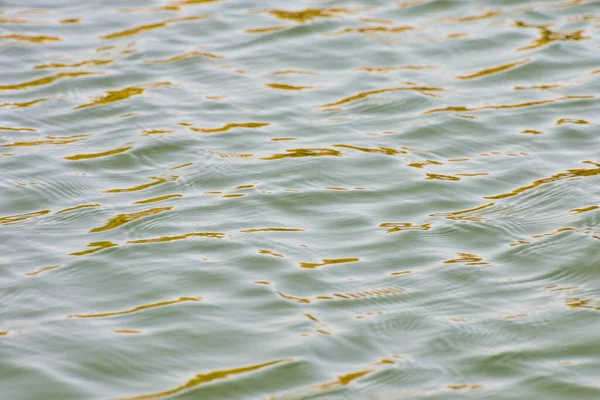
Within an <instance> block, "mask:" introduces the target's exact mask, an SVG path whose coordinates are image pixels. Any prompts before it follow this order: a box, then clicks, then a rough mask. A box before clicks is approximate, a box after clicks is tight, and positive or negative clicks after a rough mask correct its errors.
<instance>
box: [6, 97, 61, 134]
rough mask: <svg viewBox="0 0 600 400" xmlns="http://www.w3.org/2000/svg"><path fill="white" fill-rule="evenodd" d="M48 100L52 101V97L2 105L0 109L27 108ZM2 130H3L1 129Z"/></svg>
mask: <svg viewBox="0 0 600 400" xmlns="http://www.w3.org/2000/svg"><path fill="white" fill-rule="evenodd" d="M46 100H50V97H44V98H42V99H36V100H31V101H24V102H22V103H2V104H0V107H14V108H27V107H31V106H33V105H36V104H38V103H41V102H43V101H46ZM0 130H2V128H0Z"/></svg>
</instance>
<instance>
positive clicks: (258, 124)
mask: <svg viewBox="0 0 600 400" xmlns="http://www.w3.org/2000/svg"><path fill="white" fill-rule="evenodd" d="M269 125H271V124H270V123H268V122H232V123H229V124H225V125H223V126H222V127H220V128H195V127H191V128H190V129H191V130H192V131H194V132H203V133H222V132H227V131H229V130H231V129H234V128H246V129H258V128H263V127H265V126H269Z"/></svg>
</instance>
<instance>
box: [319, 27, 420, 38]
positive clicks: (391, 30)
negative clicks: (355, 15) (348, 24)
mask: <svg viewBox="0 0 600 400" xmlns="http://www.w3.org/2000/svg"><path fill="white" fill-rule="evenodd" d="M414 29H415V28H414V27H412V26H395V27H389V26H365V27H362V28H345V29H342V30H341V31H337V32H335V33H332V34H331V35H332V36H335V35H345V34H348V33H365V34H371V33H402V32H407V31H412V30H414Z"/></svg>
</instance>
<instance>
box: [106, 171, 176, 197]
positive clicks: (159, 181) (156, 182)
mask: <svg viewBox="0 0 600 400" xmlns="http://www.w3.org/2000/svg"><path fill="white" fill-rule="evenodd" d="M150 179H154V182H150V183H145V184H143V185H138V186H134V187H130V188H123V189H109V190H105V191H104V192H105V193H123V192H137V191H138V190H144V189H148V188H151V187H153V186H157V185H161V184H163V183H167V182H174V181H176V180H177V179H179V176H176V175H172V176H167V177H166V178H158V177H156V176H151V177H150Z"/></svg>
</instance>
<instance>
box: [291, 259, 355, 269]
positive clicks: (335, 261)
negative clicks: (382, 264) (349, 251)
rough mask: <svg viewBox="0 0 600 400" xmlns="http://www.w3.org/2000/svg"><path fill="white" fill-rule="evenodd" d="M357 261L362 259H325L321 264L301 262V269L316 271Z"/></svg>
mask: <svg viewBox="0 0 600 400" xmlns="http://www.w3.org/2000/svg"><path fill="white" fill-rule="evenodd" d="M357 261H360V259H359V258H358V257H347V258H330V259H327V258H324V259H323V261H322V262H320V263H307V262H301V263H300V267H301V268H311V269H314V268H319V267H323V266H325V265H331V264H345V263H353V262H357Z"/></svg>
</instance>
